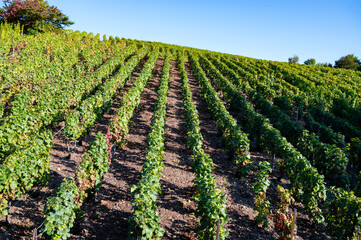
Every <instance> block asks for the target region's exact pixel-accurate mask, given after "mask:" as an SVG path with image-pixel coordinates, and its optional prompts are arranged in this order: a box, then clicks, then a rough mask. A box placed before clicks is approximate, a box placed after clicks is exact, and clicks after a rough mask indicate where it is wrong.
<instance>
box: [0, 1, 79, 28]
mask: <svg viewBox="0 0 361 240" xmlns="http://www.w3.org/2000/svg"><path fill="white" fill-rule="evenodd" d="M3 2H4V7H3V8H0V22H8V23H15V24H20V25H21V26H22V27H23V28H24V32H25V33H36V32H45V31H54V30H56V29H62V28H64V27H66V26H70V25H72V24H73V22H72V21H70V20H69V17H67V16H66V15H64V14H63V13H62V12H61V11H60V10H59V9H58V8H57V7H55V6H50V5H49V3H48V2H47V1H45V0H3Z"/></svg>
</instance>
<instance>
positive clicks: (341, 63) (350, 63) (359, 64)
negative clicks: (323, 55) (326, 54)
mask: <svg viewBox="0 0 361 240" xmlns="http://www.w3.org/2000/svg"><path fill="white" fill-rule="evenodd" d="M335 68H346V69H352V70H361V61H360V60H359V59H358V58H357V57H356V56H354V55H353V54H349V55H347V56H344V57H341V58H340V59H339V60H337V61H335Z"/></svg>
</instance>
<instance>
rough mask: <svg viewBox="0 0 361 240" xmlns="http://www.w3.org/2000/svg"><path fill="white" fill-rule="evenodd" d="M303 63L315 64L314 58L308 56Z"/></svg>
mask: <svg viewBox="0 0 361 240" xmlns="http://www.w3.org/2000/svg"><path fill="white" fill-rule="evenodd" d="M304 64H305V65H315V64H316V60H315V59H314V58H309V59H307V60H306V61H305V62H304Z"/></svg>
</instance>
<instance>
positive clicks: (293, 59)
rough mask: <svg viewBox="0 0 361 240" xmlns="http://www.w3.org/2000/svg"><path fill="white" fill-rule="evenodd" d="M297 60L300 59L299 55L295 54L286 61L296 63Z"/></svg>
mask: <svg viewBox="0 0 361 240" xmlns="http://www.w3.org/2000/svg"><path fill="white" fill-rule="evenodd" d="M299 60H300V59H299V57H298V56H297V55H296V54H295V55H293V56H292V57H289V58H288V63H294V64H296V63H298V61H299Z"/></svg>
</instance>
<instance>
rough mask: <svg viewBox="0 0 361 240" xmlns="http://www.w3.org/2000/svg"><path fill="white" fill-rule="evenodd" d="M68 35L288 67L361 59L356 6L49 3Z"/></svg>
mask: <svg viewBox="0 0 361 240" xmlns="http://www.w3.org/2000/svg"><path fill="white" fill-rule="evenodd" d="M48 2H49V3H50V4H51V5H55V6H57V7H58V8H59V9H60V10H61V11H62V12H63V13H65V14H66V15H68V16H69V17H70V19H71V20H72V21H74V22H75V24H74V25H73V26H71V27H70V28H71V29H74V30H80V31H87V32H93V33H100V34H101V35H104V34H106V35H107V36H110V35H111V36H114V37H115V36H118V37H120V38H121V37H124V38H131V39H138V40H148V41H159V42H164V43H170V44H177V45H182V46H190V47H195V48H201V49H208V50H213V51H219V52H225V53H231V54H237V55H242V56H248V57H254V58H260V59H267V60H276V61H287V59H288V57H291V56H292V55H294V54H296V55H298V56H299V58H300V62H301V63H303V62H304V61H305V60H306V59H308V58H315V59H316V61H317V62H330V63H332V64H334V62H335V60H337V59H339V58H340V57H342V56H345V55H347V54H355V55H356V56H357V57H358V58H359V59H361V1H360V0H337V1H335V0H327V1H326V0H302V1H289V0H253V1H250V0H246V1H244V0H238V1H227V0H222V1H212V0H207V1H203V0H198V1H196V0H193V1H190V0H182V1H174V0H173V1H172V0H152V1H136V0H127V1H124V0H102V1H99V0H97V1H95V0H49V1H48Z"/></svg>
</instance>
